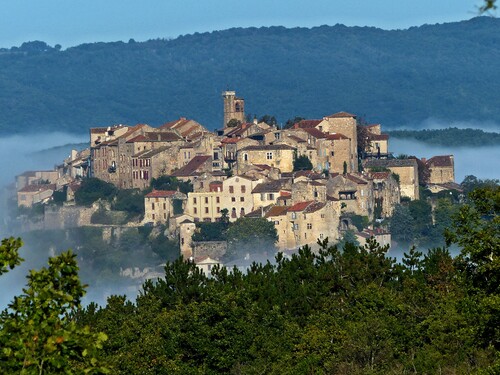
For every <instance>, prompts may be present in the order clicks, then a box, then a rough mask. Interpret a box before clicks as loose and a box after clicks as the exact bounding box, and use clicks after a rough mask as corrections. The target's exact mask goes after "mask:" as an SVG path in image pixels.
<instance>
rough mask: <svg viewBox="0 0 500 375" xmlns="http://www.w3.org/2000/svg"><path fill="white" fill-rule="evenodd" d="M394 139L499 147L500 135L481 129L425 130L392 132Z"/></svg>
mask: <svg viewBox="0 0 500 375" xmlns="http://www.w3.org/2000/svg"><path fill="white" fill-rule="evenodd" d="M388 133H389V135H390V136H391V137H394V138H402V139H404V138H411V139H415V140H417V141H421V142H425V143H430V144H434V145H440V146H449V147H456V146H469V147H473V146H477V147H482V146H498V145H500V133H494V132H485V131H483V130H481V129H458V128H447V129H424V130H391V131H389V132H388Z"/></svg>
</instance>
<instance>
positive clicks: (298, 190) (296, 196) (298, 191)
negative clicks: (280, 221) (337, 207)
mask: <svg viewBox="0 0 500 375" xmlns="http://www.w3.org/2000/svg"><path fill="white" fill-rule="evenodd" d="M326 200H327V199H326V185H325V184H323V183H321V182H319V181H315V180H305V181H303V180H302V181H294V183H293V184H292V204H295V203H298V202H306V201H319V202H326Z"/></svg>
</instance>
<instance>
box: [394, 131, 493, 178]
mask: <svg viewBox="0 0 500 375" xmlns="http://www.w3.org/2000/svg"><path fill="white" fill-rule="evenodd" d="M389 148H390V150H391V151H392V152H393V153H394V156H396V155H398V154H406V155H414V156H417V157H419V158H422V157H424V158H427V159H429V158H431V157H433V156H436V155H450V154H451V155H454V157H455V182H457V183H460V182H462V181H463V179H464V177H465V176H467V175H474V176H476V177H478V178H481V179H485V178H497V179H498V178H500V147H498V146H487V147H479V148H478V147H445V146H436V145H428V144H426V143H423V142H419V141H416V140H411V139H397V138H391V139H390V140H389Z"/></svg>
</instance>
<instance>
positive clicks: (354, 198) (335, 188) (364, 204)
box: [326, 174, 375, 220]
mask: <svg viewBox="0 0 500 375" xmlns="http://www.w3.org/2000/svg"><path fill="white" fill-rule="evenodd" d="M326 186H327V194H328V196H330V197H332V198H334V199H336V200H339V201H340V202H341V206H342V207H343V212H345V213H348V212H350V213H353V214H355V215H361V216H367V217H368V218H369V219H370V220H371V219H372V218H373V213H374V204H375V202H374V198H373V183H372V181H371V180H370V179H368V178H364V177H363V176H361V175H354V174H345V175H344V174H332V175H331V178H330V179H329V180H328V181H327V184H326Z"/></svg>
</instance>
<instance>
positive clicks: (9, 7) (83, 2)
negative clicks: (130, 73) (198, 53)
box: [0, 0, 481, 48]
mask: <svg viewBox="0 0 500 375" xmlns="http://www.w3.org/2000/svg"><path fill="white" fill-rule="evenodd" d="M479 4H481V2H480V1H478V0H308V1H305V0H302V1H297V0H286V1H285V0H247V1H240V0H143V1H137V0H135V1H132V0H1V1H0V47H11V46H19V45H20V44H21V43H23V42H25V41H30V40H43V41H45V42H47V43H49V44H50V45H54V44H57V43H58V44H61V45H62V46H63V48H66V47H70V46H74V45H77V44H81V43H84V42H95V41H116V40H124V41H128V40H129V39H130V38H134V39H135V40H137V41H143V40H147V39H153V38H158V37H161V38H168V37H177V36H178V35H181V34H188V33H193V32H204V31H213V30H222V29H227V28H230V27H248V26H257V27H258V26H272V25H283V26H287V27H295V26H304V27H312V26H319V25H324V24H326V25H335V24H337V23H342V24H345V25H348V26H376V27H380V28H384V29H397V28H408V27H411V26H419V25H422V24H425V23H428V24H434V23H443V22H451V21H460V20H464V19H469V18H471V17H473V16H475V15H477V12H478V11H477V8H478V5H479Z"/></svg>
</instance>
